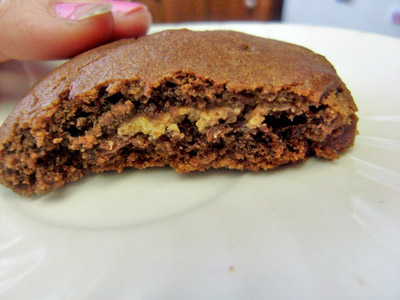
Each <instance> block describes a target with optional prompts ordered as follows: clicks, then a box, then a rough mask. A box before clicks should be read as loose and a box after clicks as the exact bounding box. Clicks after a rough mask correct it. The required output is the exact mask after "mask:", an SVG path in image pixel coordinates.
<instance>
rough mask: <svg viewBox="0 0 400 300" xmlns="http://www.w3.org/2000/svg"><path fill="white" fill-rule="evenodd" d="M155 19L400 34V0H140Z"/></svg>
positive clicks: (161, 21) (157, 21)
mask: <svg viewBox="0 0 400 300" xmlns="http://www.w3.org/2000/svg"><path fill="white" fill-rule="evenodd" d="M140 2H143V3H145V4H146V5H147V6H148V7H149V9H150V11H151V13H152V14H153V18H154V23H181V22H199V21H233V20H235V21H237V20H242V21H244V20H249V21H282V22H287V23H298V24H310V25H325V26H334V27H341V28H348V29H355V30H361V31H367V32H374V33H380V34H384V35H389V36H394V37H398V38H400V0H140Z"/></svg>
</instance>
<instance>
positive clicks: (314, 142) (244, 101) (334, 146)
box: [2, 73, 357, 195]
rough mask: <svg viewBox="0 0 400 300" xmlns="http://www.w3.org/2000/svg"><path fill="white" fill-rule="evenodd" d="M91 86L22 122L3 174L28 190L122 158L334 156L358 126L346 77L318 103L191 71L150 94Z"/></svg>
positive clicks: (249, 165) (261, 160)
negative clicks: (41, 121)
mask: <svg viewBox="0 0 400 300" xmlns="http://www.w3.org/2000/svg"><path fill="white" fill-rule="evenodd" d="M93 91H94V92H93ZM93 91H92V94H91V95H90V96H87V95H82V96H75V97H74V98H73V99H69V96H68V92H66V93H64V94H63V95H61V96H60V99H59V101H58V102H57V103H58V104H57V107H56V110H55V113H54V114H53V115H52V117H51V119H50V120H48V121H47V125H46V127H45V128H42V129H41V130H37V131H32V130H31V129H30V128H23V127H21V128H19V129H17V131H16V132H15V133H14V140H15V141H17V142H13V143H11V142H9V144H7V145H5V147H4V150H3V154H2V156H3V159H4V160H5V162H4V165H5V166H6V168H5V170H3V175H2V177H3V179H2V181H3V182H5V183H6V184H7V185H9V186H12V187H13V189H14V190H16V191H17V192H19V193H21V194H24V195H32V194H33V193H37V194H41V193H45V192H48V191H49V190H54V189H57V188H59V187H61V186H63V185H64V184H65V183H66V182H70V181H74V180H77V179H78V178H80V177H81V176H82V175H84V174H86V173H90V172H103V171H106V170H117V171H121V170H122V169H124V168H126V167H134V168H138V169H143V168H147V167H152V166H167V165H169V166H171V167H172V168H173V169H175V170H176V171H177V172H179V173H185V172H190V171H194V170H200V171H203V170H206V169H208V168H230V169H239V170H244V169H247V170H251V171H258V170H267V169H272V168H275V167H277V166H280V165H284V164H289V163H295V162H298V161H301V160H304V159H305V158H306V157H308V156H313V155H316V156H318V157H324V158H328V159H333V158H337V157H338V153H340V152H343V151H344V150H345V149H347V148H348V147H349V146H351V145H352V144H353V141H354V136H355V133H356V122H357V117H356V116H355V114H354V111H355V110H356V108H355V105H354V102H353V100H352V98H351V95H350V92H349V91H348V90H347V88H346V86H345V85H344V84H343V83H342V84H341V85H340V86H339V87H338V88H337V89H336V90H331V91H327V92H326V93H325V94H324V95H322V97H321V99H320V101H319V102H318V103H315V102H312V101H309V99H307V97H305V96H299V95H297V94H296V93H294V92H292V91H290V90H287V89H281V90H279V91H275V92H268V91H265V90H264V89H253V90H242V91H239V92H238V91H233V90H230V89H229V88H228V87H227V86H226V85H224V84H216V83H214V82H213V81H212V80H209V79H206V78H204V77H198V76H196V75H195V74H190V73H176V74H174V75H173V76H169V77H166V78H164V80H162V81H161V82H160V83H159V85H158V86H157V87H155V88H153V89H152V91H151V94H149V95H146V93H144V92H143V85H142V84H141V82H140V81H138V80H136V81H135V80H133V81H132V80H127V81H121V80H120V81H117V82H108V83H106V84H103V85H101V86H97V87H95V88H94V90H93Z"/></svg>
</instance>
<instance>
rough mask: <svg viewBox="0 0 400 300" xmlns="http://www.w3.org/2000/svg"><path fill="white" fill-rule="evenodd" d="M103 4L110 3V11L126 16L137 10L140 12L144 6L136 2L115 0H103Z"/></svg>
mask: <svg viewBox="0 0 400 300" xmlns="http://www.w3.org/2000/svg"><path fill="white" fill-rule="evenodd" d="M103 3H111V4H112V9H111V11H112V12H113V13H116V14H120V15H123V16H125V15H128V14H131V13H133V12H136V11H138V10H141V9H142V8H144V7H145V6H144V5H143V4H141V3H138V2H126V1H116V0H104V1H103Z"/></svg>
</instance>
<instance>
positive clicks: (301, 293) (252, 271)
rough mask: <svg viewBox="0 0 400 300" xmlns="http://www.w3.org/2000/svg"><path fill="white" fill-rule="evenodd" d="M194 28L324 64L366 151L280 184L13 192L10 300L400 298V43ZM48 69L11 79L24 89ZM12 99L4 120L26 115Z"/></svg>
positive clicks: (2, 210) (2, 235)
mask: <svg viewBox="0 0 400 300" xmlns="http://www.w3.org/2000/svg"><path fill="white" fill-rule="evenodd" d="M192 27H194V28H197V29H215V28H225V29H236V30H241V31H244V32H248V33H252V34H256V35H260V36H265V37H272V38H277V39H281V40H285V41H291V42H294V43H298V44H301V45H304V46H307V47H309V48H311V49H313V50H314V51H316V52H319V53H321V54H323V55H325V56H326V57H327V58H328V59H329V60H330V61H331V62H332V63H333V64H334V65H335V67H336V68H337V70H338V73H339V75H340V76H341V77H342V79H343V80H344V81H345V82H346V83H347V85H348V87H349V88H350V90H351V91H352V93H353V95H354V98H355V100H356V102H357V104H358V107H359V110H360V111H359V117H360V122H359V131H360V135H359V136H358V137H357V140H356V144H355V147H354V148H352V149H351V150H350V151H349V152H348V153H346V154H345V155H344V156H343V157H342V158H341V159H340V160H336V161H332V162H329V161H325V160H317V159H311V160H309V161H307V162H306V163H303V164H299V165H296V166H293V167H285V168H282V169H280V170H276V171H271V172H261V173H249V172H235V171H210V172H206V173H202V174H189V175H177V174H175V173H174V172H173V171H171V170H169V169H149V170H145V171H134V170H129V171H126V172H123V173H122V174H116V173H107V174H101V175H96V176H88V177H86V178H84V179H83V180H81V181H79V182H76V183H73V184H70V185H68V186H67V187H66V188H65V189H63V190H61V191H59V192H55V193H53V194H51V195H48V196H45V197H40V198H37V199H34V200H28V199H25V198H22V197H19V196H17V195H15V194H13V193H12V192H11V191H10V190H8V189H6V188H4V187H0V298H1V299H40V300H43V299H175V300H177V299H182V300H183V299H185V300H187V299H191V300H192V299H218V300H223V299H230V300H231V299H399V298H400V173H399V172H400V155H399V153H400V126H399V125H400V88H399V87H400V74H399V72H400V40H398V39H393V38H388V37H384V36H378V35H373V34H366V33H359V32H353V31H345V30H338V29H332V28H321V27H307V26H294V25H279V24H270V25H266V24H246V23H242V24H240V23H239V24H238V23H236V24H235V23H231V24H211V25H199V26H197V27H196V26H194V25H192ZM162 28H163V27H161V26H160V27H154V28H153V31H155V30H160V29H162ZM38 66H41V67H43V65H41V64H34V65H33V67H32V65H31V64H25V65H23V67H24V68H25V69H24V70H25V72H23V73H18V74H17V75H16V76H14V77H13V78H12V76H11V75H10V74H11V73H12V71H11V69H10V67H8V68H6V69H4V68H3V70H2V71H1V72H2V75H4V72H8V75H7V76H5V77H4V76H2V77H3V79H4V78H6V79H7V80H8V81H9V82H8V84H7V86H8V87H10V86H13V84H14V88H11V91H14V90H15V89H16V88H15V86H16V85H19V84H20V83H21V82H26V79H22V78H24V77H25V76H28V77H29V76H30V77H29V78H35V74H37V73H41V72H42V71H43V69H40V70H39V71H38ZM45 69H46V68H45ZM14 70H15V69H14ZM29 72H30V73H29ZM32 76H33V77H32ZM15 84H16V85H15ZM21 89H22V88H21ZM21 89H20V88H18V90H21ZM9 90H10V88H9ZM9 92H10V91H8V92H7V93H8V94H7V93H3V96H2V97H3V99H2V100H1V101H0V105H1V106H0V112H1V117H2V119H4V118H5V115H6V114H7V113H8V111H9V110H10V109H11V106H12V105H14V103H15V102H13V103H10V102H9V101H8V100H7V99H6V98H10V97H9ZM7 95H8V96H7Z"/></svg>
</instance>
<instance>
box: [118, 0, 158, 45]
mask: <svg viewBox="0 0 400 300" xmlns="http://www.w3.org/2000/svg"><path fill="white" fill-rule="evenodd" d="M113 17H114V27H113V31H112V34H111V40H118V39H122V38H130V37H140V36H143V35H146V33H147V31H148V30H149V28H150V26H151V24H152V17H151V14H150V12H149V10H148V9H147V7H146V6H143V5H141V6H140V7H138V8H137V9H135V10H134V11H132V12H129V13H121V12H115V11H113Z"/></svg>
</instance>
